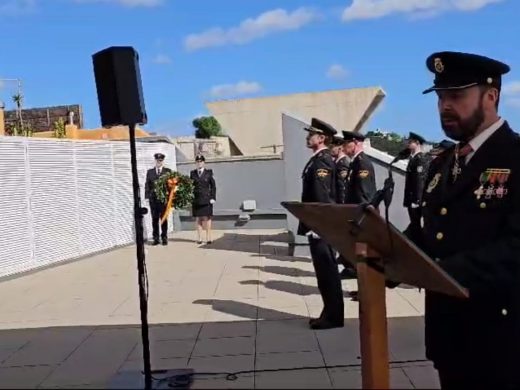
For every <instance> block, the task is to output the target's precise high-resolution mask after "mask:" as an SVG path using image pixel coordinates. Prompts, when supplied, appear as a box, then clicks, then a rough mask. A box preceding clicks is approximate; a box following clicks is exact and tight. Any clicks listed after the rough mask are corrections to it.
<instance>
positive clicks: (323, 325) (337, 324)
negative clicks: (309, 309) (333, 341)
mask: <svg viewBox="0 0 520 390" xmlns="http://www.w3.org/2000/svg"><path fill="white" fill-rule="evenodd" d="M344 326H345V323H344V321H334V322H333V321H329V320H326V319H324V318H322V319H318V320H317V321H314V322H313V323H312V324H311V329H314V330H322V329H333V328H343V327H344Z"/></svg>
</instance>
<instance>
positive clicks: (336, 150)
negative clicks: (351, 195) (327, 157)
mask: <svg viewBox="0 0 520 390" xmlns="http://www.w3.org/2000/svg"><path fill="white" fill-rule="evenodd" d="M344 142H345V140H344V139H343V137H340V136H338V135H335V136H334V137H333V139H332V145H331V148H330V152H331V154H332V157H333V158H334V163H335V164H336V183H337V185H336V202H337V203H340V204H343V203H345V199H346V196H347V178H348V171H349V164H350V162H349V159H348V157H347V155H346V154H345V153H344V152H343V143H344Z"/></svg>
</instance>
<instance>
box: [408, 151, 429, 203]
mask: <svg viewBox="0 0 520 390" xmlns="http://www.w3.org/2000/svg"><path fill="white" fill-rule="evenodd" d="M429 164H430V158H429V156H428V155H427V154H426V153H422V152H419V153H417V154H416V155H415V156H413V157H411V158H410V161H408V167H407V169H406V178H405V184H404V201H403V206H404V207H410V206H411V205H412V203H415V204H417V205H419V204H421V196H422V193H423V188H424V182H425V181H426V175H427V174H428V166H429Z"/></svg>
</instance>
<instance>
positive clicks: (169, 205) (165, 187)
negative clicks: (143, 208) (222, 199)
mask: <svg viewBox="0 0 520 390" xmlns="http://www.w3.org/2000/svg"><path fill="white" fill-rule="evenodd" d="M154 192H155V195H156V197H157V200H158V201H159V202H161V203H163V204H166V209H165V211H164V214H163V215H162V217H161V223H162V222H164V220H166V218H167V217H168V215H169V213H170V211H171V210H172V209H181V210H182V209H186V208H188V207H189V206H190V205H191V204H192V202H193V198H194V193H193V192H194V185H193V180H191V179H190V178H189V177H188V176H186V175H182V174H180V173H178V172H173V171H172V172H168V173H165V174H164V175H161V176H160V177H159V179H157V180H156V181H155V185H154Z"/></svg>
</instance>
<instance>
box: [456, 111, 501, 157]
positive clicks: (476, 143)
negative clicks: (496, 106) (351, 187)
mask: <svg viewBox="0 0 520 390" xmlns="http://www.w3.org/2000/svg"><path fill="white" fill-rule="evenodd" d="M503 124H504V119H502V118H500V119H499V120H497V121H496V122H495V123H493V124H492V125H491V126H489V127H488V128H487V129H485V130H484V131H483V132H482V133H480V134H479V135H477V136H476V137H475V138H473V139H472V140H471V141H469V144H470V145H471V149H472V151H471V152H470V153H468V155H467V156H466V158H465V162H466V164H467V163H468V162H469V160H470V159H471V157H473V155H474V154H475V152H476V151H477V150H478V148H480V147H481V146H482V145H483V144H484V142H486V141H487V140H488V138H489V137H491V136H492V135H493V133H494V132H495V131H497V130H498V129H499V128H500V127H501V126H502V125H503Z"/></svg>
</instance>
